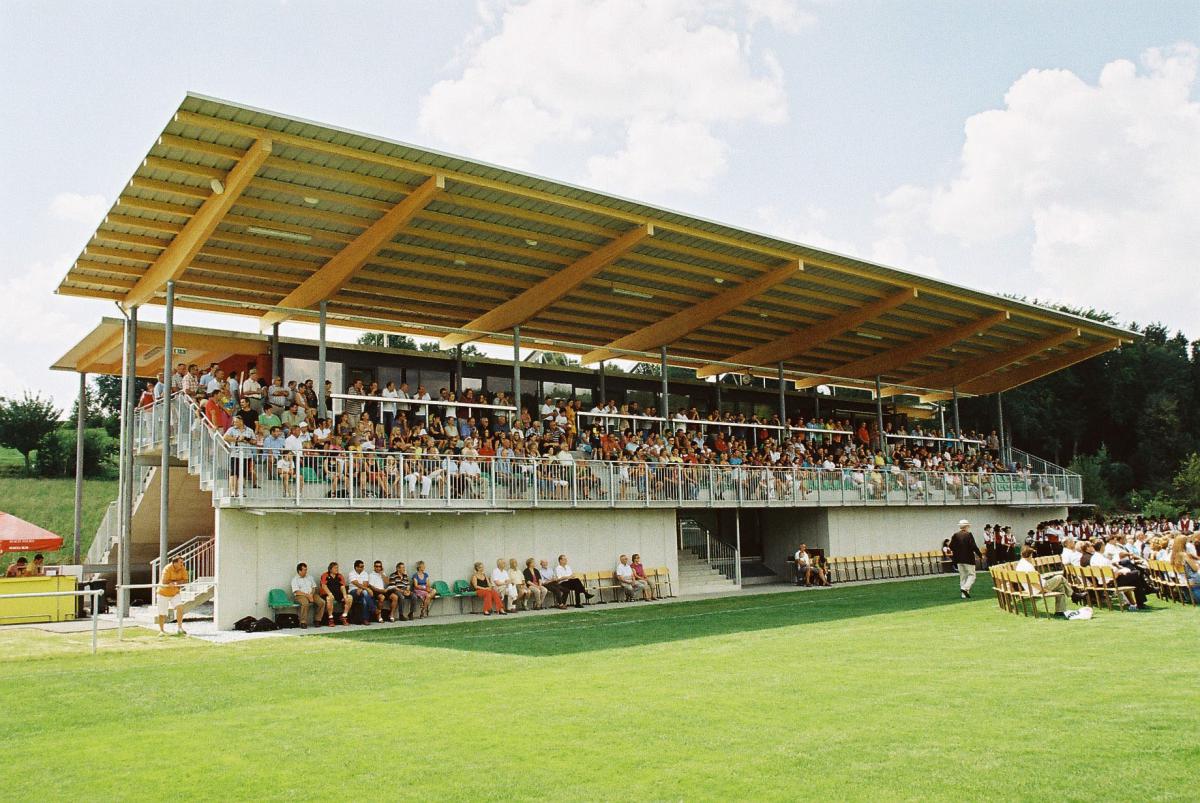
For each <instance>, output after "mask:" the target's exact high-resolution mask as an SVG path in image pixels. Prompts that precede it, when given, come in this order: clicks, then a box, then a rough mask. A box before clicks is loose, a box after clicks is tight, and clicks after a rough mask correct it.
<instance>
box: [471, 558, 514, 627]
mask: <svg viewBox="0 0 1200 803" xmlns="http://www.w3.org/2000/svg"><path fill="white" fill-rule="evenodd" d="M504 576H505V578H506V581H507V577H508V573H507V572H505V574H504ZM470 583H471V590H472V591H474V592H475V596H477V597H479V598H480V599H481V600H483V615H484V616H491V615H492V609H493V608H494V609H495V610H496V611H497V612H498V613H500V615H502V616H503V615H505V614H507V613H508V611H506V610H504V600H503V599H502V598H501V596H500V595H499V594H498V593H497V592H496V589H494V588H492V587H491V584H490V581H489V580H488V576H487V574H486V573H484V571H483V562H482V561H475V571H474V573H473V574H472V575H471V580H470Z"/></svg>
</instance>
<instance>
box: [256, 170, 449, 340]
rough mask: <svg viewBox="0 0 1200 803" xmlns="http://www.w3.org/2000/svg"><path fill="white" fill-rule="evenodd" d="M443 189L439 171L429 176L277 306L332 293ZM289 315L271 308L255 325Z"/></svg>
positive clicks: (302, 305) (303, 303)
mask: <svg viewBox="0 0 1200 803" xmlns="http://www.w3.org/2000/svg"><path fill="white" fill-rule="evenodd" d="M444 189H446V178H445V176H443V175H441V174H440V173H439V174H437V175H434V176H430V177H429V178H428V179H427V180H426V181H425V182H424V183H422V184H421V185H420V186H419V187H417V188H416V189H415V190H413V191H412V192H411V193H409V194H408V196H406V197H405V198H404V200H402V201H400V202H399V203H398V204H396V205H395V206H393V207H392V208H391V209H390V210H388V211H387V212H385V213H384V215H383V217H381V218H379V219H378V220H376V221H375V222H374V223H372V224H371V225H370V226H369V227H368V228H367V230H366V231H364V232H363V233H362V234H360V235H358V237H356V238H355V239H354V240H353V241H352V242H350V243H348V244H347V245H345V246H344V247H343V248H342V249H341V250H340V251H338V252H337V253H336V254H334V255H333V256H332V257H330V259H329V261H328V262H326V263H325V264H324V265H322V266H321V268H320V269H319V270H318V271H317V272H316V273H314V274H312V275H311V276H309V277H308V278H307V279H305V280H304V281H303V282H302V283H301V284H300V286H299V287H297V288H296V289H295V290H293V291H292V292H291V293H289V294H288V295H287V296H286V297H284V299H283V300H282V301H280V302H279V306H280V307H289V308H291V309H308V308H309V307H312V306H313V305H315V304H317V303H319V302H321V301H324V300H327V299H329V298H331V297H332V296H334V295H335V294H336V293H337V291H338V290H340V289H341V288H342V287H343V286H344V285H345V284H346V282H348V281H350V279H351V278H352V277H353V276H354V275H355V274H356V273H358V272H359V271H360V270H362V267H363V266H364V265H366V264H367V261H368V260H370V259H371V257H373V256H374V255H375V253H376V252H377V251H379V250H380V249H381V248H383V247H384V246H385V245H386V244H387V243H389V242H390V241H391V239H392V238H393V237H395V236H396V235H397V234H398V233H399V232H400V230H401V229H403V228H404V227H405V226H407V225H408V224H409V222H410V221H411V220H412V219H413V217H414V216H415V215H416V214H417V212H420V211H421V210H422V209H424V208H425V206H426V205H427V204H428V203H429V202H430V201H432V200H433V198H434V196H436V195H437V194H438V193H439V192H441V191H443V190H444ZM290 317H291V314H290V313H289V312H287V311H285V310H283V309H275V310H271V311H270V312H268V313H267V314H266V315H263V316H262V318H260V319H259V326H260V327H261V328H264V329H265V328H266V327H268V326H270V325H271V324H274V323H279V322H280V321H286V320H287V319H288V318H290Z"/></svg>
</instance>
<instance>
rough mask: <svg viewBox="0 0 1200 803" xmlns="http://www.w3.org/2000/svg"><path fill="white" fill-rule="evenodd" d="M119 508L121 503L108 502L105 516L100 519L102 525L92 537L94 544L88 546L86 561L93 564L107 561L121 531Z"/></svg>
mask: <svg viewBox="0 0 1200 803" xmlns="http://www.w3.org/2000/svg"><path fill="white" fill-rule="evenodd" d="M118 510H119V505H118V504H117V502H116V501H115V500H114V501H112V502H109V503H108V508H107V509H106V510H105V511H104V518H102V519H101V520H100V526H99V527H97V528H96V537H95V538H93V539H92V545H91V546H89V547H88V551H87V557H86V559H85V560H86V562H87V563H91V564H96V563H105V562H106V561H105V558H106V557H107V556H108V554H109V550H110V549H112V545H113V544H114V543H116V540H117V535H118V533H119V532H120V529H119V526H118V520H117V516H118Z"/></svg>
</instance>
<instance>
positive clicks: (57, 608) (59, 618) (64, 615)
mask: <svg viewBox="0 0 1200 803" xmlns="http://www.w3.org/2000/svg"><path fill="white" fill-rule="evenodd" d="M75 590H76V589H75V578H74V577H3V578H0V625H16V624H29V623H34V622H65V621H68V620H70V619H74V618H75V611H76V610H77V608H76V605H78V604H79V597H26V598H24V599H3V596H4V595H5V594H44V593H46V592H48V591H75Z"/></svg>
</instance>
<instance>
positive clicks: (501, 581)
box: [492, 558, 518, 613]
mask: <svg viewBox="0 0 1200 803" xmlns="http://www.w3.org/2000/svg"><path fill="white" fill-rule="evenodd" d="M492 588H494V589H496V593H497V594H499V595H500V596H501V597H502V598H503V599H504V601H505V610H506V611H507V612H509V613H512V612H514V611H515V610H516V601H517V595H518V591H517V587H516V586H515V585H513V583H512V580H511V578H509V576H508V561H506V560H505V559H504V558H497V560H496V568H495V569H492Z"/></svg>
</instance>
